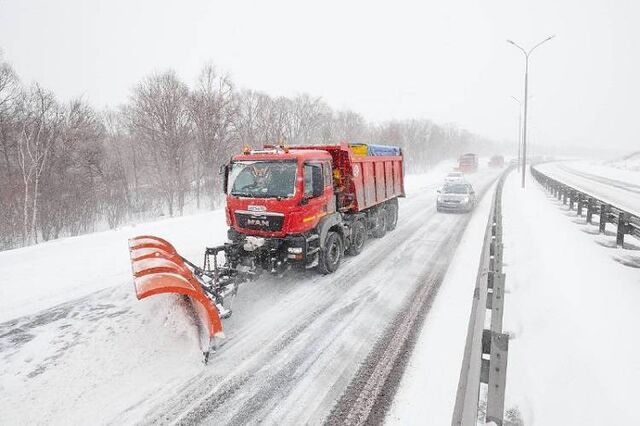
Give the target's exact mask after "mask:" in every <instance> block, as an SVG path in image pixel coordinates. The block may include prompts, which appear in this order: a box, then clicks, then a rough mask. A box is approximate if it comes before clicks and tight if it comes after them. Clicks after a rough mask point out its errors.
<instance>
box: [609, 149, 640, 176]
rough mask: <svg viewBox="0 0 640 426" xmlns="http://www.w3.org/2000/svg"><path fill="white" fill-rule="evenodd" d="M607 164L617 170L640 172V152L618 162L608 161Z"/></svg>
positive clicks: (626, 156) (617, 160) (619, 159)
mask: <svg viewBox="0 0 640 426" xmlns="http://www.w3.org/2000/svg"><path fill="white" fill-rule="evenodd" d="M605 164H606V165H608V166H611V167H615V168H617V169H624V170H633V171H636V172H640V151H636V152H633V153H631V154H629V155H625V156H624V157H622V158H618V159H616V160H612V161H608V162H607V163H605Z"/></svg>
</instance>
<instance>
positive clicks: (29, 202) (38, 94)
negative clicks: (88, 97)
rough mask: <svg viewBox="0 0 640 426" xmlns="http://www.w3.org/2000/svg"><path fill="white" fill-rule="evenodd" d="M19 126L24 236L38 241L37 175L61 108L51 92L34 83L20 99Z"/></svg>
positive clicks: (56, 132) (51, 142)
mask: <svg viewBox="0 0 640 426" xmlns="http://www.w3.org/2000/svg"><path fill="white" fill-rule="evenodd" d="M21 115H22V116H21V117H20V119H21V122H22V124H21V129H20V136H19V138H18V140H17V148H18V167H19V169H20V172H21V175H22V183H23V186H24V198H23V239H24V241H25V243H27V242H29V241H34V242H35V243H37V242H38V233H37V217H38V199H39V195H40V193H39V190H40V188H39V186H40V177H41V176H42V173H43V172H44V168H45V165H46V164H47V160H48V157H49V152H50V151H51V148H52V147H53V145H54V143H55V141H56V139H57V138H58V136H59V134H60V124H61V111H60V107H59V105H58V103H57V102H56V100H55V98H54V96H53V94H52V93H51V92H48V91H46V90H44V89H43V88H42V87H40V85H38V84H37V83H36V84H34V85H33V86H32V87H31V88H30V89H29V91H28V92H27V93H25V94H24V96H23V97H22V99H21Z"/></svg>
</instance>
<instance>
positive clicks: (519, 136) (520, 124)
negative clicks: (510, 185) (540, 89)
mask: <svg viewBox="0 0 640 426" xmlns="http://www.w3.org/2000/svg"><path fill="white" fill-rule="evenodd" d="M511 98H512V99H513V100H514V101H516V102H517V103H518V173H519V172H520V147H521V146H522V102H520V99H518V98H516V97H515V96H512V97H511Z"/></svg>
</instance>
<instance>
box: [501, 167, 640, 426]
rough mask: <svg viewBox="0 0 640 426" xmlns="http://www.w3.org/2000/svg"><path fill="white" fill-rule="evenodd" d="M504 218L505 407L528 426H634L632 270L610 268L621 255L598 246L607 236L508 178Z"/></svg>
mask: <svg viewBox="0 0 640 426" xmlns="http://www.w3.org/2000/svg"><path fill="white" fill-rule="evenodd" d="M575 167H579V166H575ZM544 169H545V170H547V171H551V170H553V171H554V172H556V173H558V174H561V173H562V176H567V177H569V176H573V175H572V174H571V173H569V172H566V171H565V172H563V171H562V169H561V168H559V166H558V165H555V164H549V165H545V167H544ZM582 170H585V169H584V168H583V169H582ZM589 171H590V172H594V174H595V173H596V172H597V171H598V170H594V169H589ZM575 179H576V183H581V184H584V185H587V184H589V185H591V184H592V183H591V181H589V180H587V179H578V178H575ZM593 188H594V191H595V190H596V188H598V187H597V185H595V184H593ZM585 189H591V187H587V188H585ZM636 197H638V196H636ZM638 198H640V197H638ZM503 215H504V222H503V223H504V238H505V249H504V256H505V260H504V262H505V268H504V271H505V273H506V296H505V311H504V312H505V316H504V330H505V332H506V333H510V334H511V335H512V340H511V341H510V343H509V361H508V369H507V388H506V390H507V401H506V407H507V408H512V407H517V408H518V409H519V410H520V412H521V413H522V417H523V419H524V424H525V425H527V426H535V425H603V424H606V425H632V424H635V425H637V424H640V410H639V409H638V383H640V357H639V356H638V354H639V353H640V340H638V338H637V336H638V326H639V325H640V309H638V307H639V306H640V273H639V272H638V269H634V268H631V267H627V266H624V265H622V264H620V263H618V262H616V261H615V260H614V259H613V258H615V257H616V256H619V255H620V252H621V251H623V250H621V249H615V248H608V247H607V246H609V245H610V244H609V243H610V242H611V239H612V238H614V237H612V236H611V235H607V236H598V235H597V228H596V227H595V226H592V225H586V224H585V220H584V218H577V217H576V213H575V211H572V212H570V211H568V208H567V206H563V205H562V203H559V202H558V201H557V200H554V199H553V197H550V196H549V195H547V194H546V192H545V191H544V190H543V189H542V188H541V187H540V186H539V185H538V184H537V183H535V181H534V180H533V179H530V180H529V185H528V187H527V188H526V190H524V191H523V190H521V189H520V187H519V182H518V179H517V178H516V176H515V175H511V177H510V178H509V179H508V180H507V182H506V184H505V187H504V197H503ZM596 222H597V220H596ZM630 240H631V241H630V242H631V243H633V244H637V243H638V242H637V241H634V240H633V239H630ZM598 242H599V243H600V244H598ZM624 251H625V252H626V253H627V255H631V256H636V257H640V252H639V251H633V250H624Z"/></svg>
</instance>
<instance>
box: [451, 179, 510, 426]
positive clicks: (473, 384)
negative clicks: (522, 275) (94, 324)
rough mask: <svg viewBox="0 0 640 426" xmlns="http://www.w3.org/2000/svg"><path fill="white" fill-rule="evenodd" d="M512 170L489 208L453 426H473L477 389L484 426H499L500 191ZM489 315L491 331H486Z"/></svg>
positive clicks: (502, 376)
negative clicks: (483, 391) (483, 405)
mask: <svg viewBox="0 0 640 426" xmlns="http://www.w3.org/2000/svg"><path fill="white" fill-rule="evenodd" d="M511 170H512V167H510V168H509V169H507V170H505V172H504V173H503V174H502V176H501V177H500V180H499V181H498V184H497V186H496V190H495V192H494V194H493V199H492V202H491V212H490V214H489V220H488V222H487V228H486V231H485V237H484V244H483V246H482V254H481V258H480V265H479V267H478V276H477V278H476V287H475V290H474V293H473V305H472V307H471V316H470V318H469V328H468V331H467V341H466V345H465V349H464V358H463V360H462V369H461V371H460V380H459V381H458V391H457V394H456V403H455V407H454V412H453V418H452V420H451V424H452V425H453V426H458V425H462V426H475V425H476V424H477V420H478V407H479V403H480V385H481V383H484V384H487V385H488V389H487V405H486V414H485V422H487V423H488V422H491V421H492V422H495V423H496V424H497V425H499V426H501V425H502V423H503V417H504V396H505V385H506V378H507V375H506V374H507V354H508V350H509V336H508V335H507V334H503V333H502V314H503V308H504V283H505V274H504V273H503V272H502V253H503V244H502V187H503V185H504V180H505V178H506V177H507V175H508V174H509V172H510V171H511ZM488 312H489V315H490V318H491V322H490V324H491V326H490V328H489V329H485V323H486V320H487V313H488Z"/></svg>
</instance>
